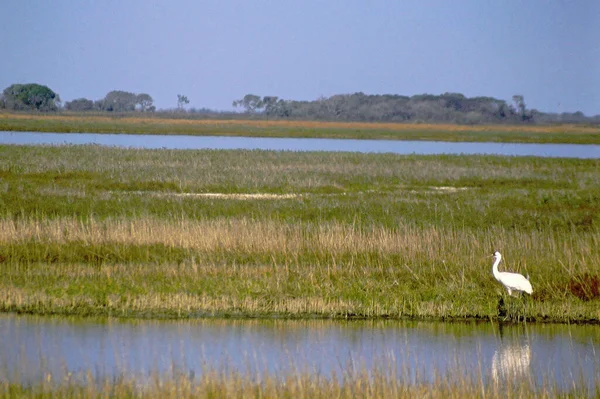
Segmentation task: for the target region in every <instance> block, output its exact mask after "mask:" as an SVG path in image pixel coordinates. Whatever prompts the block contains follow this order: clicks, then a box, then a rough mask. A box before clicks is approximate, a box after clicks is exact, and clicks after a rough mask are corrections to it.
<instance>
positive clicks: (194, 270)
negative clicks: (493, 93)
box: [0, 146, 600, 322]
mask: <svg viewBox="0 0 600 399" xmlns="http://www.w3.org/2000/svg"><path fill="white" fill-rule="evenodd" d="M599 170H600V161H598V160H578V159H552V158H533V157H523V158H517V157H480V156H399V155H391V154H350V153H297V152H271V151H212V150H203V151H182V150H135V149H118V148H105V147H98V146H61V147H43V146H41V147H31V146H0V310H2V311H15V312H28V313H38V314H79V315H115V316H124V317H167V318H182V317H198V316H242V317H257V316H260V317H271V316H278V317H281V316H285V317H331V318H351V317H359V318H424V319H444V320H447V319H497V318H499V317H502V318H506V319H508V320H515V321H517V320H523V319H525V318H526V319H528V320H531V321H532V320H536V321H558V322H600V311H598V309H599V307H598V305H599V304H600V298H599V297H600V295H598V296H596V295H595V294H594V293H593V292H592V293H591V294H590V295H587V294H586V295H585V296H582V295H581V294H578V292H580V291H586V290H587V291H590V290H592V291H593V289H592V288H593V287H591V288H590V289H587V288H586V287H585V286H584V287H583V288H581V287H579V288H577V287H576V288H574V282H580V281H584V280H585V279H584V278H583V277H582V276H584V275H586V274H587V275H589V276H597V275H598V274H599V272H600V249H599V248H600V227H599V226H600V173H599V172H598V171H599ZM264 194H269V195H270V196H267V197H260V195H264ZM495 250H499V251H501V252H502V253H503V255H504V258H505V260H506V262H503V263H502V264H501V265H500V269H501V270H507V269H509V270H511V271H518V272H522V273H524V274H527V273H528V274H530V276H531V281H532V284H533V287H534V295H533V296H532V297H527V298H525V299H524V300H521V299H519V298H503V300H504V301H505V304H506V306H505V310H506V313H507V314H506V315H500V316H499V312H498V303H499V300H500V298H501V297H505V293H504V291H503V288H502V287H501V285H500V284H499V283H498V282H496V281H495V280H494V279H493V277H492V273H491V263H492V259H491V258H486V256H487V255H490V254H491V253H492V252H493V251H495ZM586 279H587V280H585V281H588V280H589V281H594V280H593V279H592V278H591V277H590V278H587V277H586ZM585 281H584V282H585ZM590 292H591V291H590ZM580 298H583V299H580Z"/></svg>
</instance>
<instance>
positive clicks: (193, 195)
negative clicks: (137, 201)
mask: <svg viewBox="0 0 600 399" xmlns="http://www.w3.org/2000/svg"><path fill="white" fill-rule="evenodd" d="M128 194H134V195H151V196H154V197H174V198H219V199H237V200H250V199H267V200H276V199H292V198H299V197H300V196H301V195H300V194H270V193H252V194H225V193H161V192H156V191H129V192H128Z"/></svg>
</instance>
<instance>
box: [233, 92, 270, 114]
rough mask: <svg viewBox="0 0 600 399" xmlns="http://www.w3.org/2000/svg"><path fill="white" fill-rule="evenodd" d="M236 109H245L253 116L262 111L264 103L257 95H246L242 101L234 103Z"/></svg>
mask: <svg viewBox="0 0 600 399" xmlns="http://www.w3.org/2000/svg"><path fill="white" fill-rule="evenodd" d="M233 106H234V107H244V109H245V110H246V112H247V113H249V114H253V113H255V112H256V111H257V110H260V109H262V107H263V103H262V100H261V99H260V97H259V96H257V95H255V94H246V95H245V96H244V98H242V99H241V100H236V101H234V102H233Z"/></svg>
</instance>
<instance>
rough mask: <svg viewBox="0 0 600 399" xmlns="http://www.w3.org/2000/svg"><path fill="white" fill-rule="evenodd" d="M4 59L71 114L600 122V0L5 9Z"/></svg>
mask: <svg viewBox="0 0 600 399" xmlns="http://www.w3.org/2000/svg"><path fill="white" fill-rule="evenodd" d="M0 54H1V57H0V90H3V89H4V88H5V87H7V86H9V85H11V84H13V83H40V84H44V85H47V86H49V87H50V88H51V89H53V90H54V91H55V92H57V93H59V94H60V96H61V98H62V100H63V101H70V100H73V99H75V98H81V97H85V98H89V99H92V100H97V99H100V98H103V97H104V96H105V95H106V93H107V92H109V91H111V90H125V91H130V92H134V93H148V94H150V95H151V96H152V97H153V98H154V100H155V105H156V106H157V107H158V108H174V107H176V105H177V94H183V95H186V96H187V97H188V98H189V99H190V104H189V105H188V106H189V107H195V108H202V107H206V108H211V109H220V110H228V109H231V103H232V101H233V100H236V99H239V98H241V97H243V96H244V95H245V94H248V93H252V94H257V95H260V96H264V95H273V96H279V97H280V98H284V99H290V100H292V99H293V100H315V99H317V98H319V97H320V96H331V95H334V94H343V93H354V92H360V91H362V92H364V93H366V94H402V95H414V94H422V93H430V94H441V93H444V92H460V93H463V94H465V95H466V96H469V97H471V96H492V97H496V98H500V99H504V100H507V101H510V100H511V97H512V95H513V94H522V95H523V96H524V97H525V102H526V104H527V106H528V107H529V108H537V109H538V110H541V111H545V112H574V111H582V112H584V113H585V114H586V115H595V114H600V1H597V0H573V1H567V0H547V1H542V0H522V1H517V0H502V1H498V0H495V1H491V0H469V1H467V0H464V1H463V0H453V1H450V0H447V1H445V0H444V1H443V0H415V1H378V0H374V1H364V0H363V1H357V0H356V1H355V0H346V1H335V0H331V1H327V0H319V1H317V0H302V1H287V0H279V1H276V0H271V1H266V0H253V1H241V0H240V1H237V0H236V1H233V0H232V1H227V0H214V1H213V0H207V1H200V0H171V1H165V0H163V1H155V0H126V1H123V0H102V1H100V0H97V1H95V0H72V1H66V0H52V1H50V0H24V1H20V0H6V1H2V3H1V4H0Z"/></svg>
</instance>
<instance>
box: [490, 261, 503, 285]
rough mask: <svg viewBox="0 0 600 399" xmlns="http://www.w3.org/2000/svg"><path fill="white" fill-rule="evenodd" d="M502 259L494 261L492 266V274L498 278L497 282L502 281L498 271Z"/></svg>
mask: <svg viewBox="0 0 600 399" xmlns="http://www.w3.org/2000/svg"><path fill="white" fill-rule="evenodd" d="M501 259H502V258H499V257H498V258H496V259H495V260H494V265H493V266H492V273H494V277H495V278H496V280H500V272H499V271H498V265H499V264H500V260H501Z"/></svg>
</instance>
